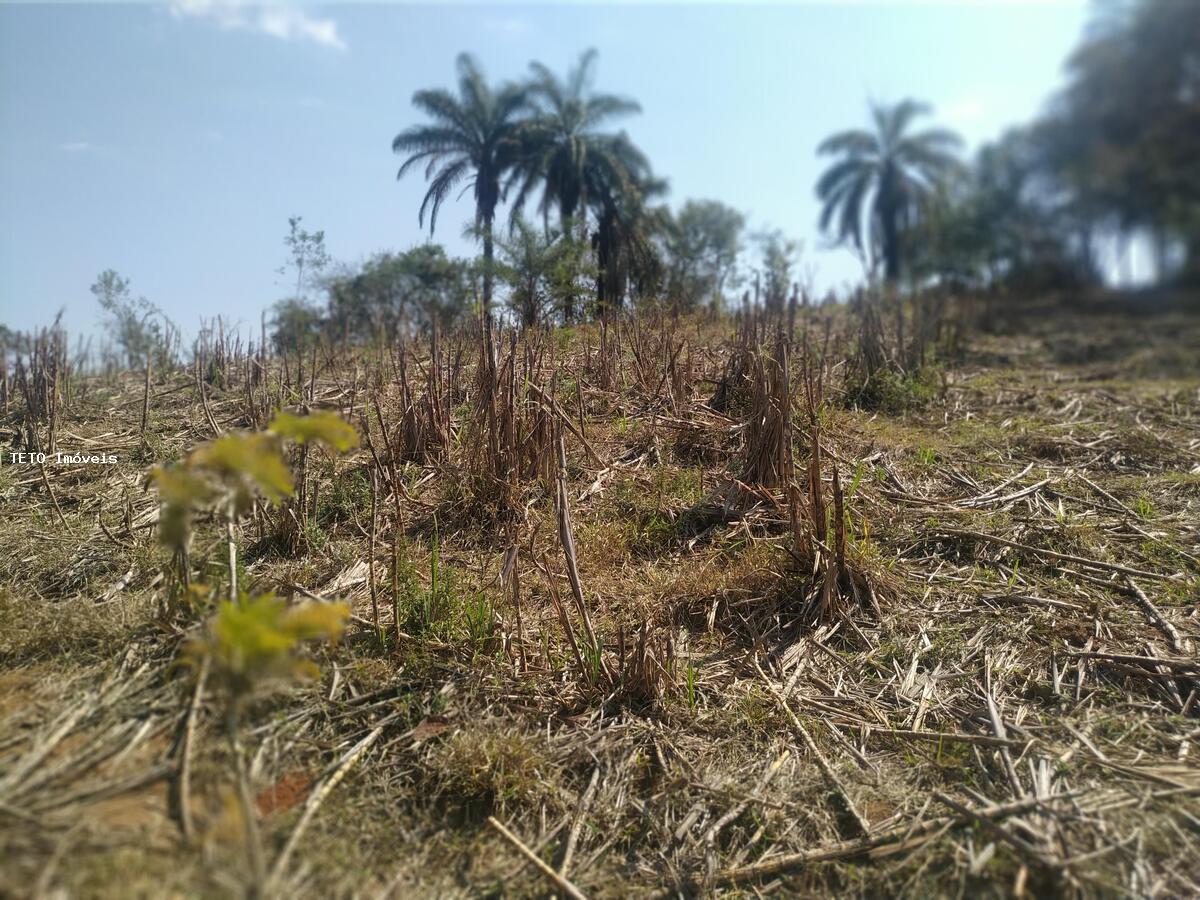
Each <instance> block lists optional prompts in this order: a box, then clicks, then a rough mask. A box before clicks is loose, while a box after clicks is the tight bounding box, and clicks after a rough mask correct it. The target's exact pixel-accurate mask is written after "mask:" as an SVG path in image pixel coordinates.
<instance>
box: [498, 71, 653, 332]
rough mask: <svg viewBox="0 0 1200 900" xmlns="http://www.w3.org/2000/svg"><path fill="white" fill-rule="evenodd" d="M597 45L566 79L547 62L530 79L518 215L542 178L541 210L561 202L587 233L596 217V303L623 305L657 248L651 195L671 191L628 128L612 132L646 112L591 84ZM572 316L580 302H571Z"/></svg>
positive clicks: (563, 217) (517, 175)
mask: <svg viewBox="0 0 1200 900" xmlns="http://www.w3.org/2000/svg"><path fill="white" fill-rule="evenodd" d="M595 62H596V51H595V50H588V51H586V52H585V53H584V54H583V55H582V56H581V57H580V59H579V62H578V63H577V64H576V65H575V66H574V67H573V68H572V69H571V70H570V71H569V72H568V73H567V77H566V78H565V79H560V78H559V77H558V76H556V75H555V74H554V73H553V72H551V71H550V70H549V69H548V68H546V67H545V66H544V65H542V64H541V63H533V64H532V66H531V68H532V70H533V79H532V81H531V83H530V84H529V86H528V91H529V96H530V99H531V102H532V103H533V104H534V108H535V110H536V113H535V115H534V117H533V118H532V119H531V120H530V121H528V122H526V123H525V124H524V125H523V126H522V127H521V129H520V140H521V156H520V161H519V162H518V164H517V166H516V167H515V168H514V170H513V174H512V177H511V182H512V183H513V184H514V185H516V186H517V191H516V195H515V197H514V201H513V214H514V216H515V215H519V214H520V212H521V210H522V209H523V207H524V204H525V202H526V200H527V198H528V197H529V196H530V195H531V194H532V193H533V192H534V191H535V190H536V189H537V187H538V186H539V185H540V186H541V189H542V195H541V201H540V203H539V207H538V208H539V212H540V213H541V214H542V216H543V219H544V220H548V218H549V213H550V210H551V208H553V207H557V208H558V212H559V222H560V226H561V228H562V231H563V232H564V233H575V231H576V230H578V231H579V232H580V235H579V236H580V239H585V240H586V234H585V233H584V229H583V226H584V219H585V216H586V213H587V211H588V210H591V212H592V214H593V215H594V216H595V220H596V229H595V233H594V234H593V235H592V237H591V242H592V247H593V251H594V254H595V261H596V269H597V275H596V305H597V307H598V308H599V309H600V310H603V309H605V308H606V307H608V306H610V305H619V303H620V300H621V297H622V296H623V288H622V286H623V284H624V282H625V281H626V280H627V278H628V276H629V273H630V271H631V270H632V269H634V268H636V267H637V265H638V263H639V262H642V263H644V262H646V261H647V260H648V259H649V256H650V254H651V253H652V247H651V245H650V241H649V235H648V232H649V229H648V227H647V225H648V222H649V219H648V218H647V207H646V201H647V200H648V199H650V198H652V197H654V196H656V195H657V194H660V193H662V192H663V190H665V183H664V182H661V181H659V180H657V179H654V178H653V177H652V175H651V172H650V163H649V161H648V160H647V159H646V157H645V154H643V153H642V151H641V150H639V149H638V148H637V146H636V145H635V144H634V143H633V141H632V140H630V138H629V136H628V135H627V134H626V133H625V132H623V131H622V132H619V133H616V134H613V133H609V132H605V131H603V130H602V128H603V126H604V125H605V124H607V123H608V122H610V121H611V120H613V119H615V118H619V117H622V116H627V115H630V114H632V113H636V112H639V111H640V109H641V107H640V106H638V104H637V103H636V102H635V101H633V100H630V99H627V98H623V97H618V96H615V95H611V94H601V93H596V92H594V91H593V90H592V81H593V70H594V67H595ZM565 312H566V318H567V319H568V321H569V320H570V319H571V318H572V317H573V316H574V314H575V310H574V309H567V310H566V311H565Z"/></svg>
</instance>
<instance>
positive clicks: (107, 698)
mask: <svg viewBox="0 0 1200 900" xmlns="http://www.w3.org/2000/svg"><path fill="white" fill-rule="evenodd" d="M57 340H58V338H56V336H55V334H54V333H53V332H47V333H46V334H45V335H43V338H42V342H41V344H40V349H38V348H32V349H34V352H33V353H32V354H31V355H30V356H29V357H27V358H26V359H25V360H24V362H23V365H22V367H20V369H19V371H18V376H19V377H16V378H14V379H12V380H11V381H10V382H9V383H6V384H5V385H4V397H5V402H4V415H3V418H2V419H0V436H2V437H3V438H4V439H5V442H6V444H11V449H12V451H14V452H16V451H20V450H23V449H26V448H27V447H28V445H29V444H30V443H31V442H32V443H34V444H35V445H36V446H39V447H41V448H42V450H53V451H57V452H64V453H72V454H73V453H80V454H89V455H90V454H115V455H116V456H117V462H116V463H115V464H83V463H80V464H72V465H62V464H57V463H56V457H55V456H54V453H53V452H51V453H50V454H49V457H48V460H47V462H46V463H45V464H44V465H37V464H34V463H24V464H22V463H19V462H16V461H14V459H13V458H12V457H11V456H10V455H9V452H8V450H6V452H5V458H4V460H3V465H0V521H2V522H3V525H2V527H0V856H2V857H3V859H4V864H3V866H2V867H0V894H3V895H6V896H14V897H23V896H79V897H132V896H225V895H229V894H235V895H237V894H246V893H248V894H254V895H259V896H288V897H291V896H314V897H318V896H319V897H326V896H347V897H349V896H354V897H359V896H362V897H388V896H390V897H457V896H461V897H475V896H506V897H508V896H512V897H525V896H549V895H552V894H556V895H558V896H560V897H567V896H570V897H576V896H580V895H583V896H588V897H626V896H660V897H669V896H724V897H735V896H745V897H749V896H760V895H773V896H817V895H821V896H830V895H837V896H908V897H927V896H961V895H972V896H975V895H983V896H993V895H994V896H1004V895H1016V896H1059V895H1062V896H1146V897H1184V896H1196V895H1198V894H1200V768H1198V767H1197V757H1198V754H1200V747H1198V746H1197V744H1198V743H1200V661H1198V659H1197V654H1196V648H1197V642H1198V641H1200V614H1198V612H1197V603H1198V601H1200V314H1197V313H1196V312H1195V311H1194V310H1191V311H1189V310H1188V309H1186V308H1169V309H1154V310H1143V311H1141V312H1140V313H1138V314H1135V312H1134V311H1132V310H1131V309H1130V308H1129V307H1128V306H1127V305H1118V304H1115V303H1111V304H1110V303H1107V302H1104V301H1096V302H1093V303H1089V304H1087V305H1078V304H1076V305H1072V304H1067V303H1059V302H1051V301H1045V302H1039V303H1033V302H1030V303H1026V304H1023V305H1022V307H1021V309H1020V310H1019V311H1018V310H1015V309H1013V308H1009V307H1006V306H1004V305H1003V304H999V305H998V306H994V308H991V309H984V308H982V306H981V305H976V304H968V303H966V302H965V301H964V302H957V303H949V304H945V303H943V304H942V305H941V306H939V307H938V308H937V309H936V310H932V309H925V308H924V307H923V306H922V305H921V304H918V305H917V306H915V307H910V308H909V309H908V310H907V311H904V310H901V312H900V313H899V318H896V314H895V313H894V311H893V310H892V308H891V307H890V306H889V305H888V304H887V303H880V304H878V305H876V306H870V305H868V306H866V307H863V308H862V309H859V310H858V311H851V310H848V309H847V308H846V307H844V306H831V307H814V308H801V309H798V310H797V309H792V310H791V315H790V316H788V315H786V314H785V315H783V316H782V317H781V318H779V319H767V318H763V317H761V316H751V315H743V316H738V317H736V318H735V317H724V318H710V317H681V318H678V319H675V318H672V317H671V316H669V315H662V316H652V315H649V314H645V315H641V316H639V317H636V318H621V319H614V320H613V321H612V322H609V323H606V324H603V325H601V324H599V323H597V324H588V325H582V326H578V327H575V328H560V329H556V330H544V331H532V330H531V331H526V332H522V333H519V334H518V333H515V332H512V331H509V330H506V329H500V328H499V327H492V326H488V327H486V328H484V327H482V326H472V327H470V328H467V329H464V330H462V331H460V332H455V333H451V334H445V335H440V336H438V337H437V338H436V339H433V340H430V339H422V340H420V341H417V342H414V343H410V344H408V345H405V346H400V345H389V346H377V347H368V348H364V347H357V348H355V347H342V346H336V345H329V344H326V343H324V342H322V343H321V344H320V345H319V346H313V347H312V348H311V351H310V352H308V353H304V354H299V355H293V356H291V357H279V356H273V355H269V354H267V353H265V352H264V351H263V349H262V348H261V347H257V348H256V347H253V346H251V345H249V344H247V343H244V342H243V341H242V339H241V338H237V337H235V336H232V335H230V334H227V333H224V332H222V331H221V330H210V331H208V332H206V333H205V334H204V335H202V337H201V340H200V342H199V343H198V345H197V354H196V357H195V359H194V361H193V364H191V365H189V366H184V367H181V368H173V369H166V370H163V371H158V370H151V369H147V371H146V372H118V371H108V372H100V373H93V374H90V375H84V374H82V373H79V372H72V371H71V369H70V366H69V364H68V363H67V362H66V357H65V353H62V352H60V350H59V349H56V346H57V345H56V341H57ZM4 368H5V367H4V366H0V369H4ZM281 407H282V408H286V409H290V410H293V411H295V412H298V413H303V412H312V411H326V412H331V413H335V414H337V415H338V416H339V417H340V418H341V419H342V420H344V421H345V422H347V423H349V424H351V425H352V426H353V427H354V429H355V430H356V432H357V437H358V446H357V447H356V448H354V449H350V450H349V451H348V452H345V453H341V454H338V453H331V452H326V451H325V450H323V449H321V447H320V446H319V445H317V444H308V443H306V444H303V445H302V446H301V445H297V446H295V447H293V448H292V449H289V450H287V454H288V456H287V463H288V465H289V470H290V471H291V472H292V474H293V476H294V477H295V479H296V491H295V493H294V494H293V495H292V496H291V497H290V498H288V499H285V500H282V501H278V500H276V501H275V502H273V501H272V500H271V498H269V497H266V496H257V495H256V496H254V497H252V498H250V499H249V502H248V503H247V504H246V505H245V507H244V508H243V509H242V511H241V514H240V515H239V516H238V517H237V518H236V520H233V517H232V515H231V517H230V523H229V525H228V529H226V527H225V526H224V525H223V524H222V522H223V521H224V520H222V518H221V517H220V516H219V515H216V514H209V513H204V514H198V515H197V516H196V517H195V520H194V521H193V522H192V523H191V533H190V543H189V544H188V545H187V547H186V552H184V553H183V556H182V558H180V555H179V553H178V552H177V553H175V554H172V552H171V550H170V549H169V548H167V547H164V546H163V544H162V541H161V540H160V538H161V537H162V536H163V534H162V532H164V531H165V528H164V523H163V522H160V515H162V512H163V509H164V507H163V506H162V504H161V502H160V501H161V500H162V499H163V496H164V495H162V494H160V491H164V490H165V488H164V487H163V482H161V481H160V482H158V483H157V485H148V484H147V474H148V473H149V472H150V471H151V469H152V468H153V467H154V466H156V465H166V466H167V469H168V470H171V471H174V470H173V469H171V468H170V464H171V463H173V462H175V463H179V462H181V461H184V460H186V459H188V458H189V457H188V454H189V453H190V452H191V451H192V450H193V449H194V448H197V447H202V446H204V445H206V444H207V443H209V442H212V441H214V440H215V439H217V437H218V436H219V435H231V434H236V433H237V432H240V431H245V432H261V431H262V430H263V429H265V428H267V426H268V424H269V423H270V422H271V420H272V413H273V411H274V410H276V409H278V408H281ZM233 547H236V551H237V552H236V558H235V561H234V566H233V571H234V572H235V573H236V577H237V582H238V585H239V587H240V588H242V589H243V590H245V591H247V592H249V593H250V594H256V595H257V594H262V593H264V592H267V591H273V592H275V593H276V594H277V595H278V596H280V597H283V598H286V599H287V603H288V604H289V608H300V606H301V605H302V604H304V603H306V602H307V603H308V604H310V605H311V604H324V605H325V606H326V607H329V606H330V605H331V604H333V603H335V602H343V603H345V604H347V605H348V607H349V610H350V618H349V621H348V622H347V624H346V628H345V632H344V634H343V635H342V637H341V639H340V640H339V641H337V642H334V643H325V642H317V643H311V644H308V645H306V649H305V650H304V652H303V656H304V660H305V661H306V662H308V663H312V664H313V665H311V666H306V669H307V670H309V672H308V674H309V677H308V678H306V679H303V680H289V681H288V682H287V683H286V684H283V683H272V684H270V685H269V686H270V688H271V689H270V690H267V689H265V687H262V686H260V685H257V684H256V685H255V689H254V690H253V691H249V690H248V689H247V690H243V693H244V694H245V698H244V703H243V704H242V708H241V713H240V715H241V718H240V725H239V726H238V727H237V728H236V730H235V732H234V737H233V738H232V739H230V735H229V734H228V733H227V728H226V725H227V724H228V721H227V719H226V718H225V716H226V713H225V710H227V708H228V707H229V706H230V700H229V694H230V691H233V690H235V687H231V686H230V684H227V683H226V682H225V681H223V680H222V678H221V677H219V676H220V671H219V670H220V666H221V665H222V663H221V662H220V659H219V658H218V659H217V660H216V661H212V660H211V659H210V658H209V657H204V658H203V660H209V661H208V662H205V661H203V660H202V659H201V656H199V655H197V654H196V653H194V652H190V651H189V648H194V647H195V646H196V643H195V641H196V639H197V638H200V637H203V636H204V635H205V634H209V633H210V632H211V631H212V626H211V625H210V623H211V622H212V621H213V617H214V615H215V613H216V610H217V608H218V603H219V599H220V597H222V596H224V595H225V594H226V593H227V592H228V581H229V576H230V571H229V562H230V560H229V556H230V552H229V551H230V548H233ZM218 637H219V636H218ZM217 639H218V638H214V639H213V640H217ZM226 663H228V660H226ZM229 665H232V664H229ZM227 668H228V666H227ZM243 687H244V686H243ZM260 688H262V689H260ZM236 689H239V690H241V688H236ZM241 788H245V789H246V790H247V791H248V795H247V796H248V797H249V801H250V803H249V808H250V809H251V810H252V817H251V818H252V821H247V819H246V809H247V805H246V804H245V803H242V802H239V790H240V789H241ZM241 799H245V797H243V798H241ZM256 856H257V857H258V858H257V859H256V858H255V857H256Z"/></svg>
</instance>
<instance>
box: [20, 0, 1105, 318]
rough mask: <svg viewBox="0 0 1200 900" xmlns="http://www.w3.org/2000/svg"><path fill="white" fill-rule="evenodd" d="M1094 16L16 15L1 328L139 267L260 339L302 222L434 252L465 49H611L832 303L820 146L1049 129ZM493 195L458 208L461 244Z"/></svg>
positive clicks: (810, 7)
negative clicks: (883, 137) (436, 100)
mask: <svg viewBox="0 0 1200 900" xmlns="http://www.w3.org/2000/svg"><path fill="white" fill-rule="evenodd" d="M1087 12H1088V7H1087V5H1086V4H1085V3H1083V2H1047V3H1038V4H1034V3H1024V4H1022V3H1011V2H1009V3H1000V2H993V3H984V2H970V0H962V2H959V3H886V4H866V3H825V4H817V3H809V4H794V5H786V6H785V5H768V6H760V5H755V6H751V5H738V4H706V5H699V6H693V5H682V4H660V5H654V6H642V5H633V4H623V5H606V6H598V5H576V4H570V5H566V6H549V5H541V6H509V5H501V4H489V5H486V6H468V5H458V4H453V5H441V6H424V5H382V4H374V5H361V4H355V5H350V4H346V5H338V4H333V5H325V6H320V7H298V6H275V7H254V6H246V5H243V4H241V3H238V2H232V0H226V2H213V0H179V2H175V3H172V4H167V3H162V4H154V5H152V4H84V5H68V4H47V5H33V4H11V3H4V2H0V322H3V323H5V324H7V325H9V326H10V327H15V328H29V327H32V326H36V325H40V324H46V323H48V322H49V321H50V320H51V318H52V317H53V315H54V313H55V312H56V311H57V310H58V309H59V308H61V307H66V309H67V316H66V319H67V323H68V326H69V327H70V328H71V329H72V330H73V331H76V332H81V331H89V330H91V329H92V328H93V327H95V325H96V322H97V313H96V309H95V303H94V300H93V298H92V297H91V294H90V293H89V291H88V287H89V285H91V284H92V282H93V281H94V280H95V277H96V275H97V274H98V273H99V272H100V271H101V270H103V269H105V268H115V269H117V270H118V271H119V272H121V273H122V274H123V275H124V276H126V277H127V278H129V279H131V281H132V285H133V289H134V292H135V293H137V294H143V295H145V296H146V297H147V298H149V299H150V300H151V301H153V302H154V303H156V304H158V305H159V306H160V307H162V308H163V309H164V310H165V311H166V312H167V313H168V314H169V315H170V316H172V317H173V318H174V319H176V320H177V321H178V322H179V323H180V324H181V325H184V326H185V327H186V328H188V329H189V330H190V329H192V328H194V327H195V325H196V324H197V322H198V320H199V317H200V316H201V315H204V316H214V315H218V314H220V315H223V316H225V317H226V318H227V319H229V320H231V321H233V322H241V323H243V324H245V325H256V324H257V322H258V319H259V311H260V310H261V309H263V308H265V307H268V306H269V305H270V304H271V303H273V302H274V301H275V300H277V299H278V298H279V297H281V296H283V295H284V294H285V293H286V287H285V286H284V284H283V283H281V280H280V278H279V276H278V275H277V274H276V273H275V270H276V269H277V268H278V267H279V266H280V264H281V263H282V262H283V258H284V247H283V244H282V238H283V234H284V232H285V231H286V229H287V217H288V216H289V215H293V214H299V215H302V216H303V217H304V225H305V226H306V227H309V228H313V229H316V228H323V229H324V230H325V232H326V239H327V244H328V247H329V250H330V252H331V253H332V254H333V255H334V256H335V257H336V258H338V259H341V260H344V261H347V262H355V261H358V260H361V259H363V258H365V257H366V256H368V255H369V254H370V253H372V252H374V251H376V250H381V249H403V248H406V247H409V246H412V245H413V244H415V243H418V242H420V241H421V240H423V239H424V238H425V235H423V234H422V233H421V231H420V229H419V228H418V225H417V207H418V205H419V203H420V198H421V196H422V193H423V183H422V181H421V178H420V175H419V174H414V175H410V176H407V177H406V178H405V180H404V181H402V182H397V181H396V179H395V175H396V169H397V167H398V163H399V160H398V159H397V158H395V157H394V156H393V155H392V153H391V139H392V137H393V136H394V135H395V134H396V132H397V131H399V130H401V129H402V128H404V127H406V126H408V125H410V124H412V123H413V122H414V121H416V118H415V113H414V111H413V109H412V107H411V106H410V103H409V98H410V97H411V95H412V93H413V91H414V90H417V89H419V88H424V87H433V86H450V85H451V84H452V83H453V76H454V58H455V56H456V55H457V54H458V53H459V52H460V51H463V50H467V51H470V52H472V53H474V54H476V56H477V57H478V58H479V59H480V61H481V62H482V64H483V66H484V68H485V69H486V71H487V73H488V74H489V76H490V77H492V78H494V79H501V78H517V77H520V76H522V75H524V74H525V72H526V70H527V65H528V63H529V61H530V60H531V59H539V60H541V61H543V62H545V63H546V64H547V65H550V66H551V67H552V68H555V69H558V70H564V69H566V67H567V66H568V65H569V64H570V63H571V62H572V61H573V60H574V59H575V58H577V56H578V54H579V53H580V52H581V51H583V50H584V49H585V48H587V47H591V46H594V47H596V48H597V49H598V50H599V51H600V59H599V67H598V79H597V86H598V87H599V88H601V89H603V90H606V91H611V92H615V93H622V94H628V95H630V96H632V97H634V98H636V99H637V100H639V101H640V102H641V104H642V106H643V109H644V112H643V113H642V115H640V116H636V117H633V118H631V119H629V120H628V121H627V123H626V124H625V127H626V128H627V130H628V131H629V133H630V134H631V136H632V137H633V138H634V139H635V141H636V142H637V143H638V144H639V145H640V146H641V147H642V148H643V149H644V150H645V151H646V153H647V155H648V156H649V157H650V159H651V161H652V163H653V164H654V167H655V169H656V171H657V172H659V173H660V174H662V175H665V176H666V177H667V178H668V179H669V180H670V183H671V188H672V190H671V195H670V201H671V203H672V205H676V206H677V205H678V204H679V203H681V202H682V201H683V200H684V199H686V198H688V197H705V198H715V199H719V200H722V201H724V202H726V203H729V204H731V205H733V206H735V207H737V208H739V209H741V210H743V211H744V212H745V213H747V214H748V216H749V217H750V221H751V224H752V227H754V228H765V227H768V226H769V227H779V228H782V229H783V230H784V231H786V232H787V233H788V234H789V235H790V236H792V237H795V238H798V239H801V240H802V241H803V242H804V256H803V260H804V268H805V270H806V271H809V272H811V275H812V277H813V280H814V281H815V283H816V285H817V286H818V287H819V288H822V289H823V288H825V287H830V286H833V287H837V286H840V285H842V284H844V283H846V282H850V281H854V280H857V278H858V277H859V275H860V267H859V265H858V263H857V261H856V260H855V259H854V257H852V256H851V255H850V254H849V253H847V252H846V251H844V250H832V249H827V248H826V246H825V244H826V242H825V241H824V240H823V239H822V238H821V237H820V236H819V234H818V233H817V222H816V220H817V204H816V200H815V198H814V195H813V184H814V182H815V181H816V178H817V176H818V175H819V173H820V171H821V169H822V167H823V165H824V163H825V161H824V160H821V159H819V158H818V157H817V156H816V154H815V147H816V145H817V144H818V143H819V142H820V140H821V139H822V138H823V137H824V136H826V135H828V134H829V133H831V132H833V131H836V130H839V129H842V128H846V127H850V126H855V125H858V124H859V123H860V122H863V121H864V120H865V116H866V102H867V100H868V98H874V99H877V100H883V101H894V100H898V99H901V98H903V97H908V96H912V97H917V98H920V99H923V100H927V101H929V102H931V103H932V104H933V105H934V107H935V113H936V118H937V119H938V120H939V121H940V122H941V123H942V124H945V125H948V126H950V127H953V128H955V129H957V130H958V131H959V132H960V133H961V134H963V136H964V137H965V138H967V140H968V143H969V145H970V146H972V147H974V146H977V145H978V143H979V142H980V141H982V140H986V139H989V138H992V137H995V136H997V135H998V134H999V133H1000V132H1001V131H1003V129H1004V128H1005V127H1006V126H1008V125H1012V124H1017V123H1020V122H1024V121H1027V120H1029V119H1030V118H1032V117H1033V116H1034V115H1036V114H1037V112H1038V111H1039V110H1040V109H1041V107H1042V105H1043V103H1044V102H1045V100H1046V98H1047V97H1048V96H1049V94H1050V93H1051V92H1052V91H1053V90H1054V89H1055V87H1056V86H1057V85H1058V84H1059V83H1060V79H1061V73H1062V64H1063V61H1064V59H1065V57H1066V55H1067V54H1068V53H1069V52H1070V51H1071V49H1072V48H1073V47H1074V46H1075V44H1076V43H1077V41H1078V39H1079V37H1080V36H1081V34H1082V30H1083V27H1084V24H1085V23H1086V20H1087ZM468 218H470V208H469V205H468V200H464V201H463V202H462V203H461V204H459V205H457V206H454V207H451V208H448V209H446V210H444V211H443V213H442V216H441V218H440V220H439V228H438V232H437V235H436V238H437V239H438V240H440V241H442V242H444V243H446V244H447V245H448V246H449V247H450V248H451V249H452V250H453V251H454V252H457V253H466V252H468V251H469V249H470V247H469V245H468V243H467V242H466V241H465V240H464V239H463V237H462V235H461V229H462V225H463V224H464V223H465V222H466V221H467V219H468Z"/></svg>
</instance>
